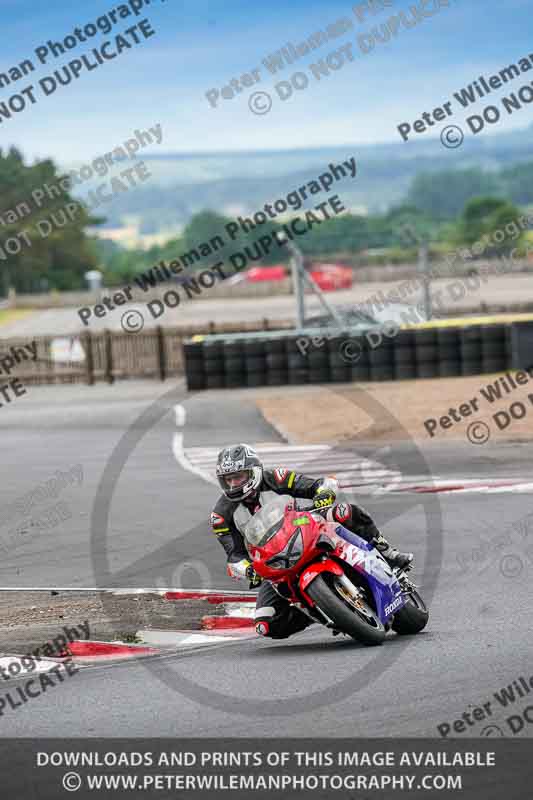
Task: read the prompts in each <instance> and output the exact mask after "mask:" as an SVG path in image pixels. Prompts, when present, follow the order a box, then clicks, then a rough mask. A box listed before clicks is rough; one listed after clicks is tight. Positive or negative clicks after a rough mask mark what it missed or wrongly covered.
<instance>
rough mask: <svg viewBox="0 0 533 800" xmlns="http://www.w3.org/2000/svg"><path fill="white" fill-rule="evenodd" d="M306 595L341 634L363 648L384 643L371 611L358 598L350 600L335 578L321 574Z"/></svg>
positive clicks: (342, 585)
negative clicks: (364, 645)
mask: <svg viewBox="0 0 533 800" xmlns="http://www.w3.org/2000/svg"><path fill="white" fill-rule="evenodd" d="M306 591H307V594H308V595H309V597H310V598H311V599H312V600H313V601H314V602H315V603H316V605H317V606H318V608H320V609H322V611H323V612H324V614H326V615H327V616H328V617H329V619H331V621H332V622H333V623H334V624H335V627H336V628H337V629H338V630H339V631H341V632H342V633H347V634H348V635H349V636H351V637H352V638H353V639H357V641H358V642H362V643H363V644H366V645H378V644H381V643H382V642H383V640H384V639H385V635H386V631H385V627H384V626H383V623H382V622H381V620H380V619H379V617H378V616H377V614H376V612H375V611H374V609H372V608H371V607H370V606H369V605H368V604H367V603H366V602H365V601H364V600H363V599H362V598H361V597H360V596H359V595H358V594H355V593H354V595H353V596H352V595H351V593H350V592H349V590H348V589H347V587H346V586H345V585H344V584H343V583H342V582H341V581H340V580H339V578H338V576H336V575H332V574H331V573H322V574H320V575H318V576H317V577H316V578H315V579H314V581H313V582H312V583H310V584H309V586H308V587H307V589H306Z"/></svg>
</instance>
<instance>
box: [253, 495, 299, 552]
mask: <svg viewBox="0 0 533 800" xmlns="http://www.w3.org/2000/svg"><path fill="white" fill-rule="evenodd" d="M291 500H292V498H291V497H289V495H280V496H278V497H276V498H275V499H274V500H271V501H270V503H267V504H266V505H265V506H263V508H260V509H259V511H258V512H257V513H256V514H254V515H253V516H252V517H251V518H250V519H249V521H248V522H247V523H246V525H245V526H244V529H243V531H242V534H243V536H244V538H245V539H246V541H247V542H249V544H252V545H254V547H264V545H265V544H266V543H267V542H268V541H269V540H270V539H272V537H273V536H275V535H276V533H277V532H278V531H279V530H280V529H281V528H282V527H283V522H284V520H285V508H286V506H287V504H288V503H289V502H290V501H291Z"/></svg>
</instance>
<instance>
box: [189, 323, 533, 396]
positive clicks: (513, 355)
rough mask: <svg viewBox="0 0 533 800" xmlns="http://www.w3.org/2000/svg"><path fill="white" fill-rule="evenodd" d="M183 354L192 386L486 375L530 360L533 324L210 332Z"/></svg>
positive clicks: (532, 354) (532, 356)
mask: <svg viewBox="0 0 533 800" xmlns="http://www.w3.org/2000/svg"><path fill="white" fill-rule="evenodd" d="M304 341H305V342H306V343H307V344H302V342H304ZM528 353H530V354H531V359H530V361H529V362H528V363H527V364H526V361H527V354H528ZM184 354H185V374H186V379H187V386H188V388H189V390H191V391H198V390H201V389H222V388H228V389H230V388H241V387H254V386H287V385H297V384H306V383H311V384H319V383H348V382H355V381H391V380H409V379H416V378H439V377H442V378H445V377H454V376H461V375H481V374H488V373H493V372H499V371H502V370H506V369H510V368H514V367H516V368H524V367H525V366H528V364H529V363H531V364H533V323H508V324H487V325H469V326H464V327H447V326H443V327H434V328H424V329H414V330H401V331H399V332H398V333H397V334H396V335H395V336H391V337H390V338H387V337H386V336H383V335H380V334H379V333H372V332H367V333H360V332H356V333H354V332H353V331H351V332H350V331H347V332H346V333H341V332H335V334H334V335H333V334H332V333H331V332H329V333H325V331H324V330H320V331H317V330H316V329H315V330H314V331H312V332H310V331H303V332H302V331H299V332H298V334H296V333H293V332H290V333H289V332H287V331H279V332H272V333H268V334H258V335H250V334H237V335H233V336H223V335H220V336H206V337H204V338H203V339H202V340H201V341H191V340H189V341H187V342H185V344H184Z"/></svg>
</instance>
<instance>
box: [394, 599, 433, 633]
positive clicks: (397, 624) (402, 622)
mask: <svg viewBox="0 0 533 800" xmlns="http://www.w3.org/2000/svg"><path fill="white" fill-rule="evenodd" d="M406 597H407V603H406V604H405V605H404V606H403V607H402V608H400V610H399V611H397V612H396V614H395V615H394V620H393V622H392V630H393V631H396V633H398V634H399V635H400V636H408V635H409V634H413V633H420V631H422V630H424V628H425V627H426V625H427V624H428V620H429V611H428V610H427V608H426V604H425V603H424V601H423V600H422V598H421V597H420V595H419V594H418V592H417V591H416V590H415V589H413V590H412V591H411V592H410V593H409V594H408V595H407V596H406Z"/></svg>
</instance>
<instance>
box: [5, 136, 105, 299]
mask: <svg viewBox="0 0 533 800" xmlns="http://www.w3.org/2000/svg"><path fill="white" fill-rule="evenodd" d="M60 181H61V185H60ZM0 220H1V225H0V248H1V250H0V253H2V255H6V256H7V258H2V260H1V261H0V265H1V266H0V268H1V270H2V274H3V278H4V280H3V285H4V288H6V287H7V286H8V285H11V286H13V287H14V288H15V289H16V290H17V291H19V292H34V291H41V290H43V289H45V288H54V289H73V288H81V287H84V286H85V280H84V273H85V272H86V271H87V270H88V269H94V268H95V267H96V266H97V263H98V262H97V260H96V256H95V252H94V249H93V248H92V247H91V245H90V241H89V238H88V237H87V236H86V234H85V228H86V227H87V226H88V225H96V224H99V223H100V222H101V220H100V219H99V218H97V217H92V216H91V215H90V213H89V211H88V209H87V208H86V207H85V206H84V205H83V204H82V203H79V202H77V201H76V200H74V198H73V197H72V196H71V194H70V181H69V179H68V177H67V176H64V175H61V174H60V173H59V172H58V168H57V167H56V165H55V164H54V163H53V161H51V160H49V159H46V160H44V161H38V162H36V163H35V164H33V165H31V166H29V165H26V164H25V163H24V158H23V156H22V154H21V153H20V151H19V150H17V149H16V148H14V147H12V148H11V149H10V150H9V151H8V152H7V153H5V154H4V153H3V151H2V150H0ZM17 243H18V245H20V247H18V245H17Z"/></svg>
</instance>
